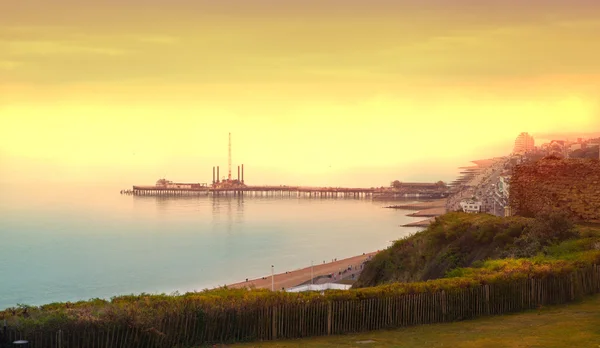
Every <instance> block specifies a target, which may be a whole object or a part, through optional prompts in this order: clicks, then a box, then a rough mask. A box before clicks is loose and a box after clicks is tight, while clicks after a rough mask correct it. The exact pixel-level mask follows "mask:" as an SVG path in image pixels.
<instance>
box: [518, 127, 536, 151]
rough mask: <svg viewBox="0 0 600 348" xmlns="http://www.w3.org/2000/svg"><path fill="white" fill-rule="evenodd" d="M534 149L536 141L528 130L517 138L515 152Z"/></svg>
mask: <svg viewBox="0 0 600 348" xmlns="http://www.w3.org/2000/svg"><path fill="white" fill-rule="evenodd" d="M533 150H535V141H534V139H533V137H532V136H531V135H529V133H526V132H524V133H521V134H519V136H518V137H517V139H515V147H514V149H513V153H515V154H524V153H527V152H531V151H533Z"/></svg>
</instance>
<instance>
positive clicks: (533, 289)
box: [7, 265, 600, 348]
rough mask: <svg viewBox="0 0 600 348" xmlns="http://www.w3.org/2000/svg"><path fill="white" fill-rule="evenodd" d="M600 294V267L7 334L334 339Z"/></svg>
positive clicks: (133, 339)
mask: <svg viewBox="0 0 600 348" xmlns="http://www.w3.org/2000/svg"><path fill="white" fill-rule="evenodd" d="M598 292H600V267H599V266H596V265H594V266H590V267H587V268H582V269H578V270H576V271H574V272H572V273H570V274H567V275H562V276H554V277H547V278H543V279H532V278H530V279H523V280H518V281H511V282H506V283H495V284H489V285H481V286H478V287H475V288H467V289H460V290H457V291H452V292H445V291H439V292H435V293H420V294H409V295H393V296H388V297H380V298H370V299H362V300H342V301H329V302H326V301H321V302H309V303H301V302H296V303H288V304H285V305H276V306H268V307H264V308H259V309H248V310H243V309H223V310H215V311H206V312H202V314H201V315H200V314H199V313H193V312H190V313H182V314H180V315H176V316H171V317H166V318H165V319H164V320H162V322H161V323H160V325H158V327H156V328H155V329H150V330H141V329H138V328H132V327H113V328H108V329H107V328H105V329H99V328H98V329H87V330H81V331H70V332H69V331H60V330H59V331H58V332H57V331H36V332H30V333H28V334H24V333H23V332H19V331H18V330H15V329H9V330H8V332H7V334H8V340H9V342H13V341H15V340H19V339H25V340H28V341H30V347H31V348H113V347H116V348H120V347H127V348H133V347H135V348H163V347H192V346H197V345H200V344H207V343H232V342H243V341H256V340H275V339H290V338H302V337H309V336H323V335H336V334H344V333H355V332H361V331H369V330H379V329H388V328H398V327H405V326H412V325H421V324H433V323H443V322H451V321H458V320H467V319H473V318H476V317H480V316H486V315H499V314H504V313H511V312H518V311H523V310H527V309H533V308H538V307H539V306H542V305H550V304H561V303H566V302H570V301H573V300H576V299H579V298H582V297H583V296H586V295H591V294H595V293H598Z"/></svg>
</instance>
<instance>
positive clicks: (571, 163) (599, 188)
mask: <svg viewBox="0 0 600 348" xmlns="http://www.w3.org/2000/svg"><path fill="white" fill-rule="evenodd" d="M510 206H511V208H512V211H513V213H514V214H515V215H520V216H527V217H532V216H535V215H536V214H537V213H539V212H541V211H543V210H544V209H548V208H555V209H560V210H563V211H565V212H567V213H569V214H570V215H571V216H572V217H574V218H576V219H578V220H581V221H588V222H600V161H598V160H590V159H555V158H546V159H542V160H540V161H537V162H534V163H527V164H524V165H520V166H517V167H516V168H515V170H514V172H513V176H512V178H511V183H510Z"/></svg>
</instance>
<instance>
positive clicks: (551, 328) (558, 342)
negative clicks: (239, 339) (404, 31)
mask: <svg viewBox="0 0 600 348" xmlns="http://www.w3.org/2000/svg"><path fill="white" fill-rule="evenodd" d="M368 340H372V341H374V342H373V343H362V344H360V343H357V342H359V341H368ZM232 347H240V348H241V347H266V348H268V347H286V348H291V347H308V348H310V347H325V348H326V347H340V348H341V347H369V348H370V347H401V348H416V347H465V348H479V347H486V348H494V347H498V348H501V347H502V348H513V347H514V348H516V347H532V348H533V347H540V348H541V347H544V348H549V347H569V348H571V347H573V348H575V347H582V348H583V347H600V295H596V296H593V297H590V298H586V299H585V300H584V301H582V302H579V303H572V304H568V305H560V306H552V307H547V308H542V309H540V310H535V311H528V312H525V313H519V314H510V315H504V316H496V317H485V318H481V319H477V320H471V321H463V322H456V323H448V324H435V325H423V326H415V327H409V328H402V329H396V330H389V331H374V332H369V333H364V334H358V335H341V336H330V337H318V338H308V339H303V340H293V341H276V342H264V343H263V342H257V343H248V344H239V345H233V346H232Z"/></svg>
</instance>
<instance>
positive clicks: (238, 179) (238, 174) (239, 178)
mask: <svg viewBox="0 0 600 348" xmlns="http://www.w3.org/2000/svg"><path fill="white" fill-rule="evenodd" d="M238 182H240V166H238Z"/></svg>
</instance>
